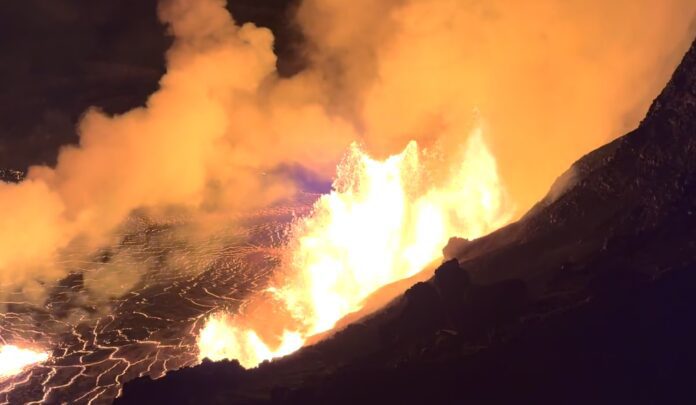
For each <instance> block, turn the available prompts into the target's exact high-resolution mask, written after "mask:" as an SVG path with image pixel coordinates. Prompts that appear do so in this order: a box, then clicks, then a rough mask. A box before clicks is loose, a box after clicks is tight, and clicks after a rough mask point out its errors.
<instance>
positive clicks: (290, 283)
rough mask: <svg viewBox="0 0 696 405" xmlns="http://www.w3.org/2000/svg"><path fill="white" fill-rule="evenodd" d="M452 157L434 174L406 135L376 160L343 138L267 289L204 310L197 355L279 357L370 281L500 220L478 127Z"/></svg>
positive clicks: (412, 265) (496, 184) (495, 181)
mask: <svg viewBox="0 0 696 405" xmlns="http://www.w3.org/2000/svg"><path fill="white" fill-rule="evenodd" d="M457 161H458V162H459V164H458V165H457V167H452V168H449V169H448V170H446V171H445V172H444V174H439V175H437V176H435V175H434V174H433V173H432V172H433V170H431V169H432V168H433V165H437V164H438V160H437V154H436V153H432V152H430V153H429V152H427V151H426V152H419V150H418V146H417V145H416V143H415V142H411V143H409V145H408V146H407V147H406V149H404V151H403V152H401V153H400V154H398V155H394V156H391V157H389V158H387V159H386V160H384V161H377V160H374V159H372V158H370V157H369V156H367V155H366V154H365V153H364V152H363V151H361V150H360V149H359V148H358V147H357V146H355V145H353V146H352V147H351V149H350V151H349V153H348V155H347V157H346V158H345V160H344V161H343V162H342V163H341V164H340V165H339V167H338V171H337V173H338V176H337V179H336V181H335V182H334V190H333V191H332V192H331V193H330V194H328V195H324V196H322V197H321V198H320V199H319V200H318V201H317V202H316V203H315V205H314V209H313V212H312V214H311V215H309V216H308V217H306V218H304V219H302V220H299V221H297V222H296V223H295V224H294V225H293V228H292V231H291V239H290V242H289V244H288V253H287V257H286V258H285V260H284V263H283V267H282V271H280V274H279V275H278V277H277V278H276V279H275V280H274V282H273V287H271V288H269V289H268V290H266V291H264V292H263V293H260V294H258V296H257V297H253V298H252V299H251V303H250V304H249V305H248V306H247V307H245V308H242V310H240V312H239V313H238V314H236V315H228V314H215V315H213V316H211V317H210V318H209V319H208V321H207V323H206V325H205V326H204V328H203V329H202V330H201V332H200V335H199V338H198V346H199V351H200V354H199V356H200V358H201V359H202V358H206V357H207V358H210V359H212V360H221V359H225V358H228V359H237V360H238V361H239V362H240V364H241V365H242V366H244V367H254V366H256V365H258V364H259V363H260V362H262V361H264V360H267V359H272V358H275V357H279V356H283V355H286V354H289V353H291V352H293V351H295V350H297V349H299V348H300V347H301V346H302V345H303V344H304V342H305V341H306V340H307V338H309V337H311V336H313V335H316V334H319V333H322V332H325V331H327V330H330V329H331V328H333V327H334V326H335V325H336V322H337V321H339V320H340V319H341V318H343V317H344V316H346V315H347V314H349V313H352V312H355V311H357V310H360V309H361V307H362V305H363V302H364V300H365V299H366V298H367V297H368V296H369V295H370V294H372V293H374V292H375V291H376V290H378V289H379V288H381V287H383V286H385V285H387V284H390V283H393V282H395V281H398V280H401V279H404V278H407V277H410V276H413V275H415V274H416V273H418V272H420V271H421V270H422V269H423V268H425V267H426V266H427V265H428V264H430V263H432V262H433V261H435V260H437V259H438V258H440V257H441V256H442V248H443V247H444V245H445V244H446V243H447V241H448V239H449V238H450V237H451V236H454V235H461V236H464V237H467V238H476V237H480V236H482V235H484V234H486V233H488V232H490V231H492V230H494V229H496V228H498V227H500V226H501V225H503V224H504V223H506V222H507V221H508V220H509V219H510V217H511V214H512V213H511V212H510V210H509V207H507V206H506V204H505V201H504V200H505V198H504V197H505V193H504V190H503V188H502V186H501V183H500V180H499V177H498V172H497V167H496V161H495V158H494V157H493V155H492V154H491V153H490V152H489V150H488V148H487V147H486V144H485V142H484V140H483V134H482V130H481V129H480V128H478V129H476V130H474V131H473V132H472V134H471V135H470V137H469V139H468V141H467V142H466V143H465V144H464V145H463V148H462V151H461V156H460V159H458V160H457Z"/></svg>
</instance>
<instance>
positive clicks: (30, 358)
mask: <svg viewBox="0 0 696 405" xmlns="http://www.w3.org/2000/svg"><path fill="white" fill-rule="evenodd" d="M48 358H49V355H48V353H46V352H41V351H34V350H31V349H22V348H20V347H17V346H14V345H5V346H0V379H4V378H7V377H12V376H14V375H17V374H19V373H21V372H22V371H24V370H26V369H27V368H29V367H30V366H33V365H35V364H39V363H43V362H44V361H46V360H48Z"/></svg>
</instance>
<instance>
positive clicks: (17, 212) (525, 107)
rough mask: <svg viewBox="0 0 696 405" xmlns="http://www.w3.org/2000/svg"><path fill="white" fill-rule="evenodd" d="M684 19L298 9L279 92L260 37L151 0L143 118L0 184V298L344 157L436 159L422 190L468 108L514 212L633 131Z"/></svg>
mask: <svg viewBox="0 0 696 405" xmlns="http://www.w3.org/2000/svg"><path fill="white" fill-rule="evenodd" d="M695 15H696V5H694V4H693V2H691V1H688V0H666V1H661V2H655V1H647V0H645V1H628V0H626V1H615V2H609V3H607V2H600V1H589V2H588V1H550V0H549V1H538V2H534V3H533V4H529V3H527V4H523V3H522V2H517V1H503V0H496V1H493V2H488V1H487V2H482V1H465V2H462V1H455V0H432V1H423V0H421V1H418V0H386V1H379V2H375V1H367V0H358V1H353V2H345V1H337V0H305V1H303V2H302V3H301V4H300V5H299V6H298V8H297V11H296V16H295V17H294V18H295V21H296V23H297V24H298V25H299V27H300V29H301V31H302V33H303V35H304V37H305V45H304V49H303V52H304V54H305V55H306V58H305V59H306V64H307V66H306V67H305V68H304V69H303V70H301V71H300V72H298V73H296V74H294V75H292V76H290V77H286V75H280V74H279V73H278V71H277V68H276V64H277V58H276V55H275V54H274V50H273V43H274V37H273V34H272V32H271V31H269V30H268V29H265V28H259V27H257V26H255V25H253V24H242V25H240V24H237V23H235V21H234V19H233V16H231V15H230V14H229V12H228V11H227V9H226V8H225V2H224V1H223V0H200V1H198V0H197V1H187V0H163V1H161V2H160V5H159V17H160V19H161V20H162V21H163V22H164V23H165V24H166V25H167V26H168V29H169V31H170V33H171V34H172V35H173V37H174V42H173V44H172V46H171V48H170V49H169V51H168V52H167V54H166V61H167V63H166V65H167V68H166V73H165V74H164V76H163V77H162V78H161V80H160V88H159V90H157V91H156V92H155V93H153V94H152V95H151V96H150V97H149V99H148V100H147V102H146V105H145V106H144V107H140V108H136V109H133V110H131V111H128V112H125V113H123V114H118V115H109V114H106V113H104V112H102V111H99V110H98V109H92V110H89V111H87V112H86V113H85V115H84V117H83V118H82V120H81V121H80V123H79V126H78V132H79V135H80V142H79V145H73V146H65V147H64V148H62V150H61V152H60V154H59V156H58V160H57V164H56V165H55V166H34V167H31V168H30V170H29V172H28V174H27V178H26V180H24V181H23V182H21V183H19V184H9V183H0V246H2V248H1V249H0V281H1V282H2V291H3V292H7V291H10V290H12V291H14V290H16V289H19V290H22V291H25V295H26V296H27V297H28V299H31V300H32V301H34V302H36V303H40V302H41V300H42V298H43V297H44V296H45V290H46V289H47V288H50V286H51V285H54V284H55V283H56V282H57V281H58V280H60V279H61V278H63V277H65V275H66V274H67V272H68V270H67V269H66V268H65V267H64V266H62V265H61V264H60V260H59V259H60V256H61V254H62V253H63V252H64V251H66V250H70V249H71V247H72V246H73V245H74V244H75V243H76V241H79V242H80V245H81V246H87V249H86V251H89V252H92V251H93V250H95V249H98V248H101V247H103V246H109V245H113V244H114V243H115V242H114V231H115V230H117V229H118V228H119V226H120V225H121V224H122V223H123V221H124V220H125V219H126V218H127V217H128V216H129V215H130V214H131V213H132V212H133V211H134V210H139V209H142V208H144V207H146V208H149V209H151V210H152V212H157V210H159V209H167V207H180V208H181V209H184V210H186V211H187V212H188V213H189V214H190V215H191V217H192V218H194V220H195V221H198V222H199V223H200V224H201V225H200V226H199V227H197V229H198V231H196V232H195V235H187V236H185V237H186V238H188V239H190V241H192V242H191V243H195V242H196V241H198V240H202V239H205V237H204V236H201V232H202V234H203V235H205V232H206V231H205V229H207V228H208V226H207V225H208V224H209V222H211V221H208V220H206V218H207V217H208V216H210V215H216V216H219V215H222V216H224V215H225V214H227V213H231V212H235V211H238V210H245V209H254V208H257V207H261V206H267V205H269V204H272V203H274V202H277V201H279V200H281V199H285V198H288V197H291V196H292V195H293V194H294V193H295V192H296V191H297V189H298V185H297V184H296V182H295V181H294V180H293V176H288V174H287V173H286V172H287V170H279V168H283V167H285V168H288V167H289V168H296V167H301V168H302V171H306V172H307V173H312V175H311V176H310V177H309V178H311V179H312V181H313V182H314V181H316V182H319V183H321V180H318V179H330V178H331V177H332V176H333V175H334V170H335V167H336V164H337V163H338V161H339V160H340V159H341V156H342V155H343V154H344V153H345V151H346V149H347V147H348V145H349V144H350V143H351V142H353V141H358V142H360V143H362V144H364V145H365V147H366V149H367V150H368V151H369V152H371V153H373V154H375V155H377V156H381V157H383V156H386V155H388V154H391V153H396V152H399V151H400V150H401V149H403V147H404V146H405V145H406V144H407V142H408V141H409V140H411V139H415V140H417V141H418V142H419V144H421V145H422V146H425V147H427V148H429V149H431V150H437V151H439V153H438V154H437V155H438V156H440V159H439V160H438V161H437V162H435V163H433V164H432V165H431V167H430V169H431V171H432V172H433V173H432V178H433V181H437V179H438V177H439V176H438V173H439V172H443V173H444V172H445V171H447V170H449V168H450V166H451V165H453V164H455V163H457V162H456V161H454V160H455V159H456V158H455V157H456V156H459V154H457V153H450V152H451V151H456V150H458V149H459V148H460V145H461V144H463V143H464V141H465V139H464V138H465V137H466V136H467V134H469V133H470V128H471V126H472V125H473V121H474V120H475V119H476V115H477V114H476V113H474V111H478V114H480V115H481V116H483V117H484V118H485V120H486V122H487V128H486V137H487V140H488V142H489V143H490V144H491V146H492V149H493V152H494V155H495V156H496V158H497V160H498V164H499V167H500V171H501V175H502V178H503V180H504V181H505V184H506V185H507V187H508V189H509V194H510V197H511V199H512V201H514V202H515V204H516V205H517V206H518V207H519V209H520V211H523V210H524V209H526V208H528V207H529V206H531V204H532V203H533V202H535V201H536V200H538V199H539V198H541V197H542V196H543V193H544V192H545V191H546V190H547V189H548V186H549V184H551V182H552V180H553V179H554V178H555V177H556V176H557V175H558V173H561V172H563V171H564V170H565V169H566V168H567V167H568V166H569V165H570V163H571V162H572V161H573V160H575V159H576V158H577V157H579V156H580V155H582V154H583V153H586V152H588V151H589V150H591V149H593V148H594V147H597V146H599V145H600V144H602V143H604V142H606V141H608V140H610V139H612V138H613V137H615V136H618V135H621V134H622V133H623V132H625V131H626V130H628V129H631V128H632V127H634V126H635V125H636V124H637V123H638V121H639V119H640V117H641V116H642V115H643V113H644V112H645V110H646V109H647V107H648V105H649V103H650V101H651V99H652V97H653V96H654V95H655V94H657V92H658V90H659V89H660V88H661V87H662V86H663V85H664V83H665V82H666V81H667V79H668V77H669V74H670V73H671V71H672V69H673V68H674V66H676V64H677V62H678V60H679V58H680V57H681V54H682V52H683V51H684V50H685V49H686V47H687V45H688V43H689V42H690V41H691V38H692V36H693V34H694V32H695V31H696V30H695V28H694V27H695V26H694V24H693V21H694V16H695ZM315 178H316V179H315ZM520 213H521V212H520ZM201 229H203V230H201ZM121 263H122V262H121V261H119V260H116V261H114V262H112V263H111V264H110V265H108V266H104V272H103V274H101V275H97V274H96V273H95V274H93V275H90V277H88V280H89V283H88V284H97V285H107V286H106V287H105V288H103V290H104V291H106V293H105V294H106V295H107V296H113V295H118V294H121V293H123V292H124V289H125V290H127V289H128V286H129V285H132V284H133V283H135V282H137V280H139V278H140V276H139V274H140V273H139V272H140V271H141V270H138V271H135V272H133V271H128V272H126V273H127V274H124V277H123V278H122V277H121V276H120V275H121V272H122V271H121ZM143 271H144V270H143ZM124 280H125V281H124ZM124 286H125V287H124ZM0 296H2V292H0Z"/></svg>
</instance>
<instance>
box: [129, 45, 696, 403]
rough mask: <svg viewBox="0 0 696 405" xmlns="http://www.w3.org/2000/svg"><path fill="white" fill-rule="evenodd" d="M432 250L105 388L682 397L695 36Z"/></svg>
mask: <svg viewBox="0 0 696 405" xmlns="http://www.w3.org/2000/svg"><path fill="white" fill-rule="evenodd" d="M444 255H445V258H446V259H448V260H446V261H445V262H444V263H443V264H442V265H441V266H440V267H439V268H437V270H436V271H435V273H434V276H433V277H432V278H430V279H429V280H427V281H425V282H419V283H416V284H415V285H413V286H411V287H410V288H408V289H407V290H406V291H405V293H403V295H401V296H400V297H398V298H397V299H395V300H393V301H392V302H391V303H389V304H388V305H387V306H386V307H384V308H382V309H381V310H379V311H377V312H375V313H373V314H370V315H368V316H365V317H363V318H362V319H360V320H359V321H356V322H353V323H351V324H350V325H348V326H347V327H345V328H344V329H343V330H340V331H339V332H337V333H335V334H334V335H333V336H332V337H331V338H329V339H326V340H324V341H321V342H319V343H316V344H314V345H312V346H308V347H305V348H303V349H301V350H300V351H298V352H296V353H295V354H293V355H290V356H288V357H285V358H282V359H279V360H275V361H273V362H270V363H269V362H266V363H263V364H262V365H261V366H260V367H258V368H256V369H252V370H244V369H243V368H241V367H240V366H239V364H238V363H236V362H229V361H224V362H219V363H212V362H208V361H204V362H203V364H201V365H199V366H196V367H191V368H184V369H181V370H178V371H174V372H170V373H168V374H167V375H166V376H165V377H163V378H160V379H158V380H151V379H150V378H149V377H143V378H139V379H136V380H134V381H131V382H128V383H127V384H126V385H125V388H124V390H123V393H122V396H121V397H120V398H118V399H117V401H116V402H117V403H119V404H128V403H143V402H159V403H191V404H193V403H196V404H200V403H221V404H222V403H225V404H230V403H245V404H246V403H259V404H262V403H288V404H293V403H297V404H300V403H301V404H306V403H411V402H415V403H454V402H456V403H513V402H515V403H519V402H521V403H564V404H570V403H577V404H584V403H693V401H694V400H696V388H694V387H696V385H694V383H696V345H695V344H694V342H696V326H695V325H694V323H693V314H694V311H695V310H696V296H695V295H694V294H693V291H694V290H696V43H695V44H693V45H692V46H691V48H690V50H689V51H688V53H687V54H686V56H685V57H684V59H683V61H682V63H681V64H680V66H679V67H678V69H677V70H676V72H675V73H674V75H673V76H672V79H671V80H670V82H669V83H668V85H667V87H666V88H665V89H664V90H663V91H662V93H661V94H660V95H659V97H658V98H657V99H656V100H655V101H654V102H653V104H652V106H651V107H650V109H649V111H648V114H647V116H646V117H645V119H644V120H643V121H642V122H641V124H640V125H639V127H638V128H637V129H635V130H634V131H632V132H630V133H628V134H626V135H625V136H623V137H621V138H618V139H616V140H614V141H613V142H611V143H609V144H607V145H605V146H603V147H601V148H599V149H597V150H595V151H593V152H591V153H589V154H587V155H586V156H584V157H583V158H581V159H580V160H578V161H577V162H576V163H575V164H573V165H572V167H571V168H570V169H569V170H568V171H567V172H566V173H564V174H563V175H562V176H561V177H559V179H558V180H557V181H556V183H555V184H554V185H553V186H552V188H551V190H550V192H549V193H548V195H547V196H546V197H545V198H544V199H543V200H542V201H540V202H539V203H538V204H536V206H534V207H533V208H532V209H531V210H530V211H529V212H528V213H527V214H526V215H524V216H523V217H522V218H521V219H520V220H519V221H517V222H515V223H512V224H510V225H508V226H506V227H504V228H502V229H500V230H498V231H496V232H494V233H492V234H490V235H488V236H485V237H482V238H479V239H476V240H473V241H468V240H465V239H458V238H453V239H451V240H450V243H449V244H448V245H447V246H446V247H445V249H444Z"/></svg>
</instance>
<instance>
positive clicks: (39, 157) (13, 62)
mask: <svg viewBox="0 0 696 405" xmlns="http://www.w3.org/2000/svg"><path fill="white" fill-rule="evenodd" d="M228 3H230V4H228V8H229V9H230V10H231V11H232V13H233V15H234V16H235V19H236V20H237V21H238V22H246V21H253V22H255V23H257V24H259V25H263V26H266V27H269V28H271V29H272V30H273V31H274V32H275V33H276V36H277V37H278V38H277V42H276V48H277V50H276V51H277V53H279V55H280V60H279V69H280V70H281V72H282V73H284V74H291V73H292V72H294V71H297V70H298V69H299V68H300V66H301V61H300V60H299V59H298V58H297V57H296V56H295V55H296V54H297V52H294V49H296V46H297V44H298V43H299V41H300V35H299V33H298V32H296V30H294V29H293V27H292V24H291V22H290V21H291V18H290V17H289V16H290V15H291V13H292V10H293V8H294V7H293V5H294V4H295V3H296V1H293V0H230V1H229V2H228ZM156 6H157V1H156V0H98V1H95V0H49V1H46V0H3V1H0V55H1V56H0V169H1V168H12V169H20V170H24V169H26V167H27V166H29V165H32V164H41V163H46V164H53V163H55V158H56V155H57V152H58V148H59V147H60V146H61V145H63V144H66V143H75V142H77V134H76V131H75V129H74V128H75V123H76V122H77V121H78V119H79V117H80V115H81V114H82V113H83V112H84V111H85V110H86V109H87V108H89V107H90V106H96V107H99V108H102V109H104V110H105V111H107V112H109V113H119V112H124V111H127V110H129V109H131V108H133V107H136V106H139V105H142V104H143V103H144V102H145V99H146V97H147V96H148V95H149V94H150V93H152V92H153V91H155V90H156V89H157V83H158V80H159V78H160V77H161V75H162V74H163V73H164V52H165V51H166V49H167V47H168V46H169V44H170V42H171V39H170V38H168V37H167V35H166V28H165V27H164V26H163V25H161V24H160V23H159V21H158V20H157V14H156Z"/></svg>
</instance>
